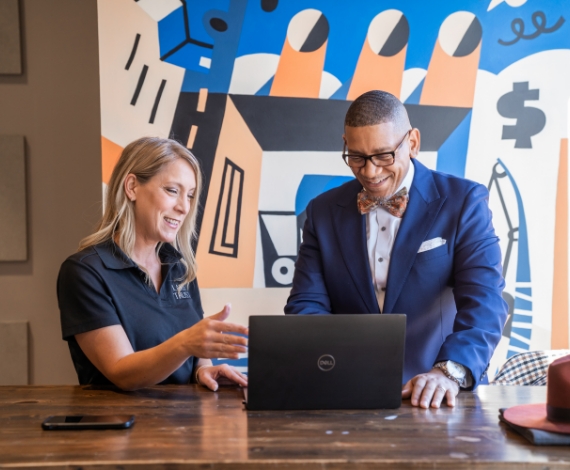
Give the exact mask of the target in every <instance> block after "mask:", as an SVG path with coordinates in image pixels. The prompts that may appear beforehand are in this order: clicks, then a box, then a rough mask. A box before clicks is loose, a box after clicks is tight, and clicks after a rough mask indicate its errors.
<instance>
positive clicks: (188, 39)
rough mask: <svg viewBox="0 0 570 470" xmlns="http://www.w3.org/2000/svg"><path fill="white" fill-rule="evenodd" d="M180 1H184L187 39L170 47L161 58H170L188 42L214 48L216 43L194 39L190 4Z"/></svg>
mask: <svg viewBox="0 0 570 470" xmlns="http://www.w3.org/2000/svg"><path fill="white" fill-rule="evenodd" d="M180 2H181V3H182V8H183V15H184V33H185V36H186V39H184V41H182V42H181V43H180V44H178V45H177V46H175V47H173V48H172V49H170V50H169V51H168V52H166V54H164V55H163V56H162V57H161V58H160V60H166V59H168V58H169V57H170V56H171V55H173V54H175V53H176V52H178V51H179V50H180V49H182V48H183V47H184V46H186V45H187V44H194V45H195V46H200V47H205V48H206V49H213V48H214V45H213V44H209V43H207V42H202V41H198V40H197V39H192V36H191V34H190V23H189V22H188V5H187V2H186V0H180Z"/></svg>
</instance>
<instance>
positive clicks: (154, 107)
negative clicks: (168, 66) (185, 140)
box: [148, 80, 166, 124]
mask: <svg viewBox="0 0 570 470" xmlns="http://www.w3.org/2000/svg"><path fill="white" fill-rule="evenodd" d="M165 86H166V80H162V82H160V87H159V88H158V92H157V93H156V98H155V99H154V104H153V105H152V111H151V113H150V119H149V121H148V122H149V124H154V118H155V117H156V111H157V110H158V105H159V103H160V98H162V92H163V91H164V87H165Z"/></svg>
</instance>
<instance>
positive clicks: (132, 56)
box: [125, 0, 141, 70]
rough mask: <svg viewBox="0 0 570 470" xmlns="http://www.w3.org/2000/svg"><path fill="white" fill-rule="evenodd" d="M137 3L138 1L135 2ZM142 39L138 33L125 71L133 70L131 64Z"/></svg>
mask: <svg viewBox="0 0 570 470" xmlns="http://www.w3.org/2000/svg"><path fill="white" fill-rule="evenodd" d="M135 1H136V0H135ZM140 39H141V35H140V34H139V33H137V35H136V36H135V43H134V44H133V48H132V50H131V55H130V56H129V60H128V61H127V65H125V70H129V69H130V68H131V64H132V63H133V60H134V59H135V55H136V54H137V48H138V47H139V41H140Z"/></svg>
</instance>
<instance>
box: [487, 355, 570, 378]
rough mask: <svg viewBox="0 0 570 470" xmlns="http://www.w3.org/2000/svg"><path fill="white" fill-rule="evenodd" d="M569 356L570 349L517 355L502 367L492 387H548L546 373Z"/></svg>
mask: <svg viewBox="0 0 570 470" xmlns="http://www.w3.org/2000/svg"><path fill="white" fill-rule="evenodd" d="M569 354H570V349H553V350H547V351H528V352H523V353H519V354H515V355H514V356H513V357H511V358H509V359H508V360H507V361H506V362H505V363H504V364H503V365H502V366H501V368H500V369H499V372H498V373H497V375H496V376H495V378H494V379H493V380H492V381H491V382H490V385H546V371H547V369H548V366H549V365H550V363H552V362H553V361H555V360H556V359H558V358H559V357H562V356H567V355H569Z"/></svg>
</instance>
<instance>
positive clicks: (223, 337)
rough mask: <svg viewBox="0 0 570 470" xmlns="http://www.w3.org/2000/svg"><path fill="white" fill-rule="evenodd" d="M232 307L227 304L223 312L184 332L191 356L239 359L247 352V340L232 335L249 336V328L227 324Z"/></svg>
mask: <svg viewBox="0 0 570 470" xmlns="http://www.w3.org/2000/svg"><path fill="white" fill-rule="evenodd" d="M230 310H231V305H230V304H226V305H225V306H224V308H223V310H222V311H221V312H218V313H216V314H215V315H212V316H211V317H208V318H204V319H203V320H201V321H199V322H198V323H196V324H195V325H194V326H192V327H190V328H188V329H187V330H185V331H184V334H185V338H184V342H185V344H186V345H187V349H188V352H189V354H188V355H189V356H194V357H200V358H204V359H212V358H220V357H222V358H227V359H238V357H239V356H238V355H239V353H245V352H247V338H243V337H242V336H236V335H232V334H230V333H239V334H242V335H246V336H247V334H248V328H247V327H245V326H242V325H238V324H236V323H226V322H225V321H224V320H225V319H226V318H228V316H229V315H230Z"/></svg>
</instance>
